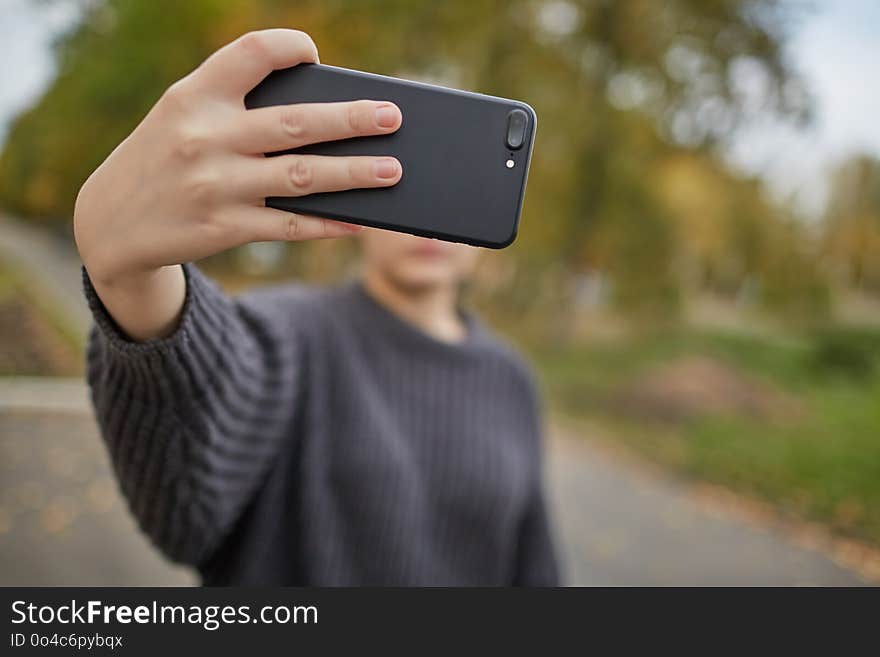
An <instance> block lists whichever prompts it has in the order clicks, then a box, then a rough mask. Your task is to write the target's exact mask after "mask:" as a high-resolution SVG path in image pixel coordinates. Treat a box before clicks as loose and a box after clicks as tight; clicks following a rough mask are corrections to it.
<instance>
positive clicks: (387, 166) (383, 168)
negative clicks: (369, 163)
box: [373, 158, 397, 180]
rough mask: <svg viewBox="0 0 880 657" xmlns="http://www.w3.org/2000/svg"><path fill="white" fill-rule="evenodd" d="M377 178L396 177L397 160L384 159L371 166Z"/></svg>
mask: <svg viewBox="0 0 880 657" xmlns="http://www.w3.org/2000/svg"><path fill="white" fill-rule="evenodd" d="M373 168H374V170H375V171H376V177H377V178H385V179H386V180H387V179H388V178H394V177H395V176H396V175H397V160H392V159H391V158H385V159H384V160H376V164H374V165H373Z"/></svg>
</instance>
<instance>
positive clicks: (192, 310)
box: [82, 263, 222, 356]
mask: <svg viewBox="0 0 880 657" xmlns="http://www.w3.org/2000/svg"><path fill="white" fill-rule="evenodd" d="M182 266H183V273H184V277H185V279H186V297H185V299H184V302H183V309H182V310H181V312H180V318H179V319H178V323H177V327H176V328H175V329H174V331H173V332H172V333H171V334H169V335H167V336H165V337H163V338H153V339H150V340H144V341H135V340H132V339H131V338H130V337H129V336H128V335H127V334H126V333H125V332H124V331H123V330H122V329H121V328H120V327H119V325H118V324H117V323H116V321H115V320H114V319H113V317H112V316H111V315H110V313H109V311H108V310H107V308H106V307H105V306H104V303H103V302H102V301H101V297H99V296H98V293H97V291H96V290H95V288H94V286H93V285H92V281H91V278H90V277H89V273H88V271H86V268H85V266H83V267H82V280H83V292H84V293H85V297H86V301H87V302H88V305H89V310H91V312H92V318H93V319H94V322H95V327H96V328H97V333H98V334H99V335H100V336H101V337H102V338H103V341H104V342H105V343H106V344H108V345H109V346H110V348H111V349H112V350H113V351H115V352H117V353H119V354H122V355H128V356H137V355H142V354H143V355H146V354H150V353H155V352H158V351H167V350H172V349H174V348H175V347H177V346H180V345H181V344H182V343H184V342H187V341H188V340H189V338H190V336H191V334H192V330H193V325H194V324H195V323H196V321H197V319H196V318H195V317H194V316H195V315H196V314H198V311H199V309H200V308H202V307H204V305H205V303H204V302H205V301H206V300H207V299H210V298H211V297H215V296H218V295H222V293H221V292H220V291H219V290H218V289H217V288H216V286H215V285H214V284H213V283H212V282H211V281H210V280H209V279H208V278H207V277H206V276H205V275H204V274H203V273H202V272H201V271H200V270H199V268H198V267H196V266H195V265H194V264H192V263H184V264H183V265H182Z"/></svg>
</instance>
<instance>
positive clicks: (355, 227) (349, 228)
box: [339, 222, 364, 233]
mask: <svg viewBox="0 0 880 657" xmlns="http://www.w3.org/2000/svg"><path fill="white" fill-rule="evenodd" d="M339 223H340V224H342V227H343V228H345V230H347V231H348V232H349V233H359V232H361V231H362V230H363V229H364V227H363V226H358V225H357V224H346V223H343V222H339Z"/></svg>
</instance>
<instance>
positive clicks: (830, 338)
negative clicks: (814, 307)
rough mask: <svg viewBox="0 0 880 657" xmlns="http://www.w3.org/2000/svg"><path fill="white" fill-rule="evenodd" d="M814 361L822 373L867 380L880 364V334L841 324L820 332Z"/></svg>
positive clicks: (815, 341)
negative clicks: (841, 325) (844, 326)
mask: <svg viewBox="0 0 880 657" xmlns="http://www.w3.org/2000/svg"><path fill="white" fill-rule="evenodd" d="M811 360H812V364H813V366H814V368H815V369H816V371H817V372H819V373H820V374H831V375H838V376H842V377H846V378H852V379H856V380H858V381H864V380H866V379H869V378H871V376H872V375H873V374H875V373H876V372H877V370H878V365H880V333H878V332H877V331H872V330H867V329H861V328H841V327H832V328H826V329H824V330H822V331H818V332H817V333H816V335H815V338H814V347H813V351H812V355H811Z"/></svg>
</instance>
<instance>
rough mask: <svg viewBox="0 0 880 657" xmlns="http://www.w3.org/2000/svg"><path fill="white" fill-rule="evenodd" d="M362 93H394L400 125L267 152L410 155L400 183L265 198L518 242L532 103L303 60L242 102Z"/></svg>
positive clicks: (289, 206)
mask: <svg viewBox="0 0 880 657" xmlns="http://www.w3.org/2000/svg"><path fill="white" fill-rule="evenodd" d="M357 98H376V99H380V98H381V99H385V100H390V101H393V102H394V103H395V104H396V105H397V106H398V107H400V109H401V110H402V112H403V125H402V126H401V127H400V129H399V130H397V131H395V132H393V133H388V134H385V135H380V136H373V137H369V138H357V137H356V138H350V139H344V140H338V141H329V140H328V141H322V142H321V143H314V144H308V145H304V146H301V147H296V148H293V149H290V150H285V151H281V152H274V153H270V154H271V155H276V156H281V157H288V156H290V155H291V154H312V155H325V156H327V155H337V156H358V155H359V156H364V155H370V154H378V153H384V154H386V155H393V156H394V157H395V158H397V160H399V161H400V162H401V163H402V164H403V170H404V173H403V177H402V178H401V180H400V182H399V183H398V184H397V185H395V186H394V187H390V188H383V189H352V190H347V191H342V192H336V193H317V194H310V195H306V196H302V195H296V196H294V195H280V194H279V195H277V196H273V197H269V198H267V199H266V205H268V206H270V207H273V208H278V209H282V210H288V211H290V212H304V213H308V214H314V215H319V216H324V217H331V218H333V219H341V220H344V221H349V222H353V223H357V224H363V225H367V226H375V227H378V228H386V229H390V230H397V231H401V232H406V233H412V234H415V235H422V236H425V237H434V238H438V239H443V240H449V241H455V242H465V243H467V244H472V245H476V246H486V247H493V248H501V247H504V246H507V245H508V244H510V243H511V242H513V240H514V238H515V237H516V232H517V228H518V223H519V216H520V212H521V209H522V202H523V196H524V193H525V187H526V179H527V174H528V168H529V160H530V157H531V152H532V146H533V143H534V135H535V128H536V123H537V119H536V116H535V113H534V111H533V110H532V108H531V107H529V106H528V105H526V104H525V103H522V102H519V101H514V100H508V99H504V98H496V97H493V96H485V95H481V94H476V93H468V92H465V91H459V90H457V89H449V88H446V87H439V86H435V85H429V84H422V83H418V82H411V81H408V80H400V79H397V78H390V77H385V76H382V75H374V74H371V73H364V72H361V71H352V70H349V69H344V68H337V67H335V66H325V65H321V64H301V65H299V66H296V67H293V68H288V69H284V70H278V71H275V72H273V73H271V74H270V75H269V76H268V77H267V78H266V79H265V80H263V81H262V82H261V83H260V84H259V85H258V86H257V87H256V88H255V89H254V90H253V91H251V92H250V93H249V94H248V95H247V97H246V99H245V103H246V105H247V106H248V107H249V108H254V109H252V111H255V112H261V111H264V110H265V109H266V108H269V107H273V106H277V105H285V104H290V103H316V102H340V101H350V100H354V99H357Z"/></svg>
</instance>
